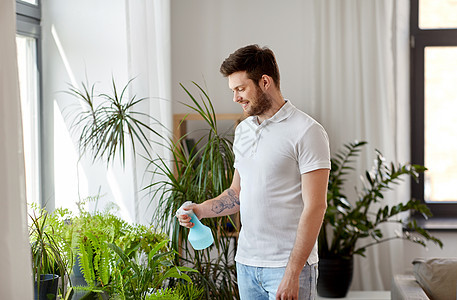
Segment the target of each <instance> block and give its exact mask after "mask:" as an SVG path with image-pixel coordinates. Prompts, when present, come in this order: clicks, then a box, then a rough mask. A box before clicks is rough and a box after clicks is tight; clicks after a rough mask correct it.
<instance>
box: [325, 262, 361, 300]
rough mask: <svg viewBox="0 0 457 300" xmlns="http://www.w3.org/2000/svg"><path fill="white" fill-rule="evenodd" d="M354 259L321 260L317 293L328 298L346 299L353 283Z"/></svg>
mask: <svg viewBox="0 0 457 300" xmlns="http://www.w3.org/2000/svg"><path fill="white" fill-rule="evenodd" d="M353 270H354V259H353V258H352V257H351V258H350V259H344V258H320V259H319V277H318V279H317V293H318V294H319V296H322V297H327V298H344V297H346V294H347V292H348V291H349V287H350V286H351V282H352V273H353Z"/></svg>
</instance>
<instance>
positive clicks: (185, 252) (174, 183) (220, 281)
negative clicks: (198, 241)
mask: <svg viewBox="0 0 457 300" xmlns="http://www.w3.org/2000/svg"><path fill="white" fill-rule="evenodd" d="M193 85H194V87H195V88H196V89H197V91H198V93H199V96H200V97H199V99H198V98H197V97H194V95H193V94H192V93H191V92H190V90H189V89H187V88H186V87H184V86H183V85H181V87H182V88H183V89H184V91H185V92H186V94H187V95H188V96H189V98H190V100H191V101H192V104H191V105H186V106H187V107H188V108H189V109H190V110H191V111H192V112H194V113H196V114H198V115H199V116H200V117H201V119H202V120H203V121H204V122H205V123H206V125H207V127H208V129H207V131H203V130H199V133H200V134H201V133H202V132H204V134H203V137H201V138H200V139H199V140H197V142H196V143H195V145H194V146H192V147H191V148H190V149H189V148H188V149H187V151H185V147H183V144H185V139H187V138H188V137H189V135H188V134H186V135H184V136H183V137H181V138H180V139H179V140H178V141H177V142H173V141H170V142H169V143H168V144H166V145H165V146H166V147H167V148H168V149H169V151H170V152H171V154H172V160H171V165H170V162H168V161H165V160H163V159H161V158H159V159H154V160H151V161H150V168H149V169H150V170H151V172H153V174H154V175H159V178H165V179H162V180H159V181H156V182H154V183H152V184H151V185H150V186H149V187H148V188H150V189H151V191H152V195H153V196H156V197H155V199H158V205H157V210H156V212H155V214H154V220H155V221H156V222H157V224H158V225H159V226H161V228H164V229H165V232H166V233H168V234H169V235H170V236H171V238H172V245H173V249H174V250H175V251H177V252H178V253H181V255H179V256H176V263H180V264H183V263H184V264H190V265H191V266H193V267H194V268H195V269H197V270H198V271H199V272H198V273H193V274H191V277H192V281H193V282H194V283H195V284H196V285H197V286H201V287H203V290H204V293H205V294H204V297H205V299H236V298H237V297H239V296H238V288H237V285H236V281H235V279H234V278H236V273H235V270H236V269H235V264H234V262H233V254H234V253H233V251H234V249H233V246H232V247H231V246H230V245H231V241H230V238H229V237H228V236H229V235H230V232H228V230H225V229H227V228H226V226H225V225H226V224H232V225H233V226H234V227H235V229H236V226H235V225H234V222H233V220H232V219H231V217H230V216H226V217H220V218H216V219H204V220H202V222H203V223H204V224H205V225H206V226H208V227H209V228H211V230H212V232H213V236H215V237H218V238H216V239H215V240H214V245H213V246H211V247H209V248H207V249H205V250H202V251H194V250H193V249H192V247H191V246H189V243H188V239H187V236H188V229H187V228H184V227H182V226H180V225H179V223H178V220H177V219H176V218H172V219H170V216H174V214H175V212H176V211H177V210H178V208H179V207H180V206H181V205H182V204H183V203H184V202H186V201H188V200H190V201H192V202H195V203H201V202H203V201H205V200H206V199H209V198H213V197H216V196H217V195H219V194H221V193H222V192H223V191H224V190H226V189H227V188H229V187H230V184H231V182H232V178H233V174H234V168H233V162H234V154H233V150H232V142H231V140H230V137H229V136H228V135H227V134H224V133H222V132H220V131H219V130H218V126H217V125H218V124H217V118H216V113H215V110H214V107H213V105H212V102H211V99H210V97H209V95H208V94H207V93H206V92H205V90H204V89H203V88H202V87H201V86H200V85H198V84H197V83H195V82H193ZM232 228H233V227H232ZM236 230H237V229H236ZM211 253H213V254H212V255H211ZM214 253H217V254H216V255H214Z"/></svg>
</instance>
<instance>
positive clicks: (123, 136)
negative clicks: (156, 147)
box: [69, 78, 161, 164]
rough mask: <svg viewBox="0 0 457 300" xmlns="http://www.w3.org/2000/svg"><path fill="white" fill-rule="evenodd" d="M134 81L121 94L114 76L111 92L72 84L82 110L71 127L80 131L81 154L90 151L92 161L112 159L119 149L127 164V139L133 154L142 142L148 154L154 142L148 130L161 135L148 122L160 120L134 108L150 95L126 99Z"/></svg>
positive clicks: (72, 91) (85, 85)
mask: <svg viewBox="0 0 457 300" xmlns="http://www.w3.org/2000/svg"><path fill="white" fill-rule="evenodd" d="M132 80H133V79H131V80H129V81H128V82H127V84H126V85H125V86H124V87H123V89H122V91H121V92H120V93H119V92H118V89H117V87H116V83H115V81H114V78H113V79H112V85H113V91H112V95H109V94H106V93H102V94H95V84H93V85H92V86H91V87H90V88H89V84H84V83H82V87H83V88H82V90H80V89H78V88H77V87H70V91H69V93H70V94H71V95H73V96H75V97H77V98H78V99H80V100H81V104H82V111H78V115H77V117H76V118H74V121H73V123H72V125H71V128H73V129H77V130H79V132H78V134H77V135H78V136H79V150H80V153H81V155H82V154H84V153H86V152H90V153H91V154H92V158H93V160H94V161H95V160H97V159H102V158H105V159H106V162H107V163H108V164H109V163H110V161H112V160H113V158H114V157H115V156H116V154H117V153H118V151H120V155H121V156H120V157H121V161H122V164H125V156H126V148H127V147H128V146H127V145H128V144H127V143H128V141H129V142H130V143H131V147H132V149H133V153H135V152H136V150H137V144H138V143H140V146H141V148H142V149H143V150H144V152H145V153H149V150H150V149H151V142H150V140H149V138H148V136H147V134H146V133H154V134H156V135H157V136H159V137H160V136H161V135H160V133H159V132H157V131H156V130H154V129H153V128H152V127H151V126H150V125H149V123H150V122H153V123H155V124H158V125H161V124H160V122H158V121H157V120H155V119H154V118H153V117H151V116H149V115H148V114H146V113H143V112H141V111H139V110H136V109H135V108H136V107H138V105H140V104H141V103H142V102H144V101H146V100H147V98H140V99H137V98H136V96H132V97H130V98H129V99H125V98H126V92H127V89H128V88H129V86H130V84H131V83H132Z"/></svg>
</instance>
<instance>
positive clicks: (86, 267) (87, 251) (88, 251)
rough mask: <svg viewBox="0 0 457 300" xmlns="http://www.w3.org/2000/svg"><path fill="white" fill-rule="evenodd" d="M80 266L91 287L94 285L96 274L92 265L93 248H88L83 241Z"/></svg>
mask: <svg viewBox="0 0 457 300" xmlns="http://www.w3.org/2000/svg"><path fill="white" fill-rule="evenodd" d="M78 250H79V254H80V256H79V264H80V265H79V266H80V267H81V272H82V274H83V276H84V280H85V281H86V283H87V284H88V285H89V286H93V285H94V281H95V273H94V267H93V264H92V247H91V246H89V247H86V245H85V243H84V241H83V240H81V241H80V242H79V249H78Z"/></svg>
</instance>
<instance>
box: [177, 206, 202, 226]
mask: <svg viewBox="0 0 457 300" xmlns="http://www.w3.org/2000/svg"><path fill="white" fill-rule="evenodd" d="M183 210H185V211H187V210H193V211H194V214H195V215H196V216H197V218H198V219H200V218H199V216H198V204H195V203H193V204H190V205H188V206H186V207H183ZM176 218H178V221H179V225H181V226H184V227H186V228H192V227H194V225H195V224H194V223H192V222H191V221H190V219H191V218H190V217H189V216H188V215H186V214H178V212H176Z"/></svg>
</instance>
